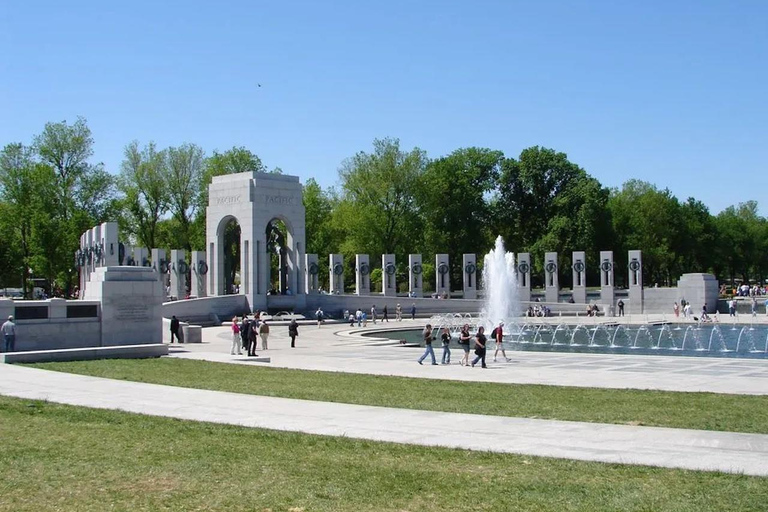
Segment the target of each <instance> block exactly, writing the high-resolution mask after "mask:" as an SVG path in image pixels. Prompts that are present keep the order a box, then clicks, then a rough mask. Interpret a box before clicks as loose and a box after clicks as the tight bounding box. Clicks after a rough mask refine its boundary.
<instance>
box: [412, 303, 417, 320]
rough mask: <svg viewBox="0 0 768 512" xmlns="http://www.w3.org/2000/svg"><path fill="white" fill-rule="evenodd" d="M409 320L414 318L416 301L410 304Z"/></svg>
mask: <svg viewBox="0 0 768 512" xmlns="http://www.w3.org/2000/svg"><path fill="white" fill-rule="evenodd" d="M411 320H416V303H415V302H414V303H413V304H411Z"/></svg>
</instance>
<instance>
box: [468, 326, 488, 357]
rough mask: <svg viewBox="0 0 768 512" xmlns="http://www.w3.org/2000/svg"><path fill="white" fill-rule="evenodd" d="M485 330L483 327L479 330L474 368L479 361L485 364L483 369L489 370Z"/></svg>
mask: <svg viewBox="0 0 768 512" xmlns="http://www.w3.org/2000/svg"><path fill="white" fill-rule="evenodd" d="M484 332H485V328H484V327H483V326H482V325H481V326H480V327H478V328H477V334H476V335H475V355H476V356H477V357H475V359H474V360H473V361H472V366H473V367H474V366H475V365H476V364H477V362H478V361H482V362H483V368H488V367H487V366H485V342H486V337H485V334H484Z"/></svg>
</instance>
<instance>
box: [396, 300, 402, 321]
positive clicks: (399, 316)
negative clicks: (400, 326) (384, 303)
mask: <svg viewBox="0 0 768 512" xmlns="http://www.w3.org/2000/svg"><path fill="white" fill-rule="evenodd" d="M395 320H397V321H398V322H402V321H403V307H402V306H401V305H400V304H398V305H397V306H396V307H395Z"/></svg>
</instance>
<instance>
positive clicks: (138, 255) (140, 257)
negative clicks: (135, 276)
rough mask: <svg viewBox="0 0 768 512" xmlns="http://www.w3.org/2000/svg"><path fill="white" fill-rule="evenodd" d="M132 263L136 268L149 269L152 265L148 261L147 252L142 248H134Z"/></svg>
mask: <svg viewBox="0 0 768 512" xmlns="http://www.w3.org/2000/svg"><path fill="white" fill-rule="evenodd" d="M133 262H134V265H135V266H137V267H151V266H152V264H151V263H150V261H149V251H147V250H146V249H145V248H143V247H135V248H134V249H133Z"/></svg>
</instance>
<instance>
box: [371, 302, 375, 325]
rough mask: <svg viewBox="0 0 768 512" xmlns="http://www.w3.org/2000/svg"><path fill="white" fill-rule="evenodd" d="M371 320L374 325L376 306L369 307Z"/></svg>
mask: <svg viewBox="0 0 768 512" xmlns="http://www.w3.org/2000/svg"><path fill="white" fill-rule="evenodd" d="M371 320H373V324H374V325H376V304H374V305H373V306H371Z"/></svg>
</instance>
